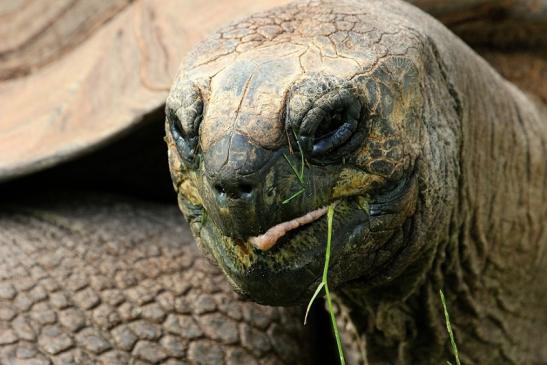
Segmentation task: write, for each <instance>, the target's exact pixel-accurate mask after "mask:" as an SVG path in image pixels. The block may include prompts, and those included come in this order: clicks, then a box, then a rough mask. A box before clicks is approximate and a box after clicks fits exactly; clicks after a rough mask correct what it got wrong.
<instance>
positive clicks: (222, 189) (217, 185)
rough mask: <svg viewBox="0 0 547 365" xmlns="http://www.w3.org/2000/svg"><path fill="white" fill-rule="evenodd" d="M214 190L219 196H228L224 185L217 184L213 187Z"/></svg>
mask: <svg viewBox="0 0 547 365" xmlns="http://www.w3.org/2000/svg"><path fill="white" fill-rule="evenodd" d="M213 188H214V189H215V190H216V191H217V193H219V194H226V191H225V190H224V188H223V187H222V185H220V184H215V186H213Z"/></svg>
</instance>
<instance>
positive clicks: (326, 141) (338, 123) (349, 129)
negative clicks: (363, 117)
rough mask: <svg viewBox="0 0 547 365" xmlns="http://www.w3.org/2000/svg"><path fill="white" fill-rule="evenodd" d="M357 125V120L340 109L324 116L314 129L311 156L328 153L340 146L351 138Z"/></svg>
mask: <svg viewBox="0 0 547 365" xmlns="http://www.w3.org/2000/svg"><path fill="white" fill-rule="evenodd" d="M357 125H358V121H357V120H356V119H355V118H353V117H352V116H350V115H348V114H347V113H344V112H343V111H342V110H339V111H336V112H335V113H334V115H332V116H330V117H327V118H325V119H324V120H323V121H321V123H320V124H319V125H318V127H317V129H316V131H315V135H314V139H313V147H312V152H311V155H312V157H319V156H321V155H324V154H327V153H330V152H332V151H334V150H336V149H337V148H338V147H340V146H342V145H343V144H344V143H346V142H347V141H348V140H349V139H350V138H351V136H352V135H353V133H354V132H355V130H356V129H357Z"/></svg>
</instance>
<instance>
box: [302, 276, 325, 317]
mask: <svg viewBox="0 0 547 365" xmlns="http://www.w3.org/2000/svg"><path fill="white" fill-rule="evenodd" d="M324 286H325V282H323V281H322V282H321V284H319V285H318V286H317V289H315V293H313V296H312V297H311V299H310V302H309V303H308V307H307V308H306V315H305V316H304V325H306V322H307V321H308V314H309V313H310V309H311V306H312V304H313V302H314V301H315V298H317V296H318V295H319V292H320V291H321V289H323V287H324Z"/></svg>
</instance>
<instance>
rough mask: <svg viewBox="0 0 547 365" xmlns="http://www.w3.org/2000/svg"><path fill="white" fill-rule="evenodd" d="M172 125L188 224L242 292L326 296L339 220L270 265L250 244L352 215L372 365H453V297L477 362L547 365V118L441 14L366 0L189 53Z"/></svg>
mask: <svg viewBox="0 0 547 365" xmlns="http://www.w3.org/2000/svg"><path fill="white" fill-rule="evenodd" d="M166 114H167V122H166V132H167V143H168V146H169V159H170V168H171V172H172V177H173V182H174V185H175V188H176V190H177V192H178V196H179V205H180V207H181V210H182V211H183V213H184V215H185V216H186V218H187V219H188V220H189V222H190V224H191V227H192V230H193V232H194V234H195V236H196V238H197V239H198V242H199V243H200V245H201V246H202V248H203V249H204V250H205V251H206V252H208V253H210V254H211V255H212V256H213V257H214V258H215V259H216V261H217V262H218V264H219V266H220V267H221V268H222V270H223V271H224V273H225V274H226V275H227V277H228V278H229V280H230V281H231V282H232V284H233V286H234V287H235V289H236V290H237V291H238V292H240V293H242V294H244V295H246V296H248V297H250V298H252V299H253V300H255V301H257V302H259V303H265V304H273V305H287V304H293V303H301V302H305V301H306V300H308V299H309V297H310V296H311V294H312V293H313V290H314V289H315V287H316V286H317V284H318V283H319V281H320V276H321V272H322V267H323V262H324V256H325V240H326V236H327V222H326V219H325V218H321V219H318V220H316V221H314V222H312V223H310V224H307V225H304V226H302V227H300V228H297V229H296V230H293V231H291V232H289V233H288V234H287V235H285V236H284V237H283V238H281V239H280V241H279V242H278V243H277V244H276V245H275V246H274V247H273V248H271V249H270V250H267V251H261V250H258V249H256V248H255V247H253V246H252V245H251V244H250V243H249V237H252V236H256V235H259V234H261V233H264V232H265V231H266V230H267V229H268V228H270V227H272V226H273V225H275V224H278V223H281V222H285V221H288V220H291V219H293V218H296V217H299V216H302V215H304V214H306V213H307V212H310V211H313V210H315V209H318V208H320V207H324V206H326V205H329V204H333V203H334V204H335V214H334V225H333V247H332V257H331V265H330V270H329V282H330V285H331V286H333V287H335V288H338V290H337V292H338V294H339V295H338V299H339V303H340V308H341V312H340V313H341V317H340V320H341V321H343V320H344V319H347V320H348V321H349V323H351V325H349V326H347V328H350V327H351V328H352V331H353V333H352V334H351V336H352V338H353V341H352V340H346V343H347V346H348V348H349V347H352V348H355V349H357V350H356V351H358V352H360V356H357V358H358V359H359V360H358V361H364V362H365V363H367V361H368V362H369V363H371V364H377V363H378V364H384V363H401V364H407V363H408V364H410V363H412V364H417V363H418V364H429V363H432V364H433V363H439V362H440V361H444V360H446V359H448V356H449V350H448V348H449V347H448V345H447V336H446V334H445V331H444V330H443V319H442V315H441V312H440V304H439V302H438V290H439V289H443V290H444V291H445V293H446V294H447V297H448V302H449V307H450V308H451V309H452V310H453V313H454V318H455V320H454V322H455V323H454V327H455V328H456V332H457V333H458V340H459V344H460V347H461V352H462V358H463V359H464V361H466V362H467V363H480V364H487V363H492V364H513V363H515V364H517V363H544V362H546V361H547V353H545V352H544V350H541V348H542V341H541V338H542V335H544V334H545V331H546V330H547V326H546V325H545V323H546V320H547V317H546V314H545V311H544V310H542V309H541V308H543V307H544V306H545V305H546V304H547V297H546V294H545V293H546V292H547V288H546V285H545V283H543V282H539V283H538V282H536V281H534V280H533V278H536V277H541V275H543V276H544V275H545V274H546V269H545V266H546V265H545V253H544V252H546V251H545V248H546V247H547V236H546V233H545V231H544V230H543V229H542V227H541V226H542V224H544V223H545V221H546V218H547V211H546V208H545V207H546V206H547V204H546V201H547V200H546V196H545V181H546V171H545V160H544V156H545V153H546V152H547V151H546V140H547V137H546V136H547V123H545V120H546V117H545V107H544V106H543V105H542V104H540V102H537V101H535V99H533V98H532V97H530V98H529V97H527V96H526V95H524V94H523V93H522V92H521V91H519V90H518V89H516V88H515V87H514V86H512V85H511V84H509V83H507V82H505V81H504V80H503V79H501V78H500V77H499V75H497V74H496V73H495V71H494V70H493V69H491V68H490V67H489V66H488V65H487V64H486V63H485V62H484V61H483V60H482V59H481V58H480V57H479V56H477V55H476V54H474V53H473V51H471V50H470V49H469V48H468V47H466V46H465V45H464V44H463V43H462V42H461V41H459V40H458V39H457V38H456V37H455V36H454V35H452V34H451V33H450V32H449V31H448V30H446V29H445V28H444V27H443V26H442V25H440V24H439V23H437V22H436V21H434V20H433V19H432V18H430V17H428V16H426V15H425V14H423V13H421V12H420V11H419V10H417V9H415V8H413V7H411V6H409V5H407V4H403V3H400V2H396V1H385V2H384V1H371V2H367V3H361V2H351V1H347V2H343V3H339V2H320V3H315V2H311V3H297V4H294V5H289V6H287V7H284V8H280V9H276V10H273V11H271V12H269V13H265V14H260V15H257V16H255V17H251V18H249V19H245V20H243V21H241V22H239V23H236V24H234V25H232V26H229V27H228V28H226V29H223V30H221V31H219V32H218V33H217V34H216V35H214V36H212V37H211V38H210V39H209V40H207V41H206V42H204V43H202V45H201V46H200V47H198V48H197V49H196V50H195V51H194V52H193V53H192V54H191V55H190V56H189V57H188V61H187V62H186V63H185V64H184V67H183V68H182V71H181V72H180V74H179V75H178V77H177V80H176V81H175V84H174V85H173V87H172V89H171V92H170V95H169V98H168V100H167V104H166ZM302 160H303V161H304V163H303V178H302V179H299V176H298V174H299V172H300V168H301V166H302ZM293 167H295V168H294V170H293ZM493 187H495V189H494V188H493ZM300 190H303V193H300V194H299V195H296V196H295V197H293V195H294V194H297V193H298V191H300ZM291 197H292V199H291ZM509 253H511V255H509ZM523 283H526V284H523ZM521 312H526V316H523V317H521V316H519V315H518V313H521ZM347 338H349V337H347ZM356 342H357V344H356ZM543 342H544V341H543Z"/></svg>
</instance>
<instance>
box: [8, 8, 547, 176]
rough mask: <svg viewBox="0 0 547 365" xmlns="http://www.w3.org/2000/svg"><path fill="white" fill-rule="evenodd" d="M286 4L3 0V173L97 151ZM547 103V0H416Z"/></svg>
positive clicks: (19, 172) (23, 171)
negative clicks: (225, 28)
mask: <svg viewBox="0 0 547 365" xmlns="http://www.w3.org/2000/svg"><path fill="white" fill-rule="evenodd" d="M284 2H286V1H275V0H231V1H230V2H229V6H227V3H226V1H223V0H211V1H176V0H162V1H155V2H154V1H145V0H136V1H134V2H129V1H127V0H116V1H109V2H104V3H103V2H94V1H80V2H74V1H69V0H63V1H54V0H44V1H38V2H26V1H22V0H20V1H4V2H1V3H0V39H2V42H1V44H0V180H4V179H8V178H11V177H15V176H18V175H22V174H26V173H30V172H33V171H37V170H40V169H43V168H46V167H48V166H52V165H54V164H56V163H59V162H61V161H64V160H67V159H69V158H72V157H74V156H77V155H79V154H81V153H84V152H86V151H89V150H92V149H94V148H97V147H98V146H99V145H100V144H102V143H106V142H108V141H110V140H112V139H113V138H115V137H116V136H118V135H120V134H121V133H122V132H124V131H126V130H128V129H130V128H131V127H132V126H134V125H136V124H138V123H139V121H141V120H142V117H143V116H144V115H145V114H147V113H149V112H151V111H153V110H155V109H157V108H158V107H161V106H162V105H163V103H164V100H165V97H166V96H167V92H168V88H169V85H170V83H171V80H172V79H173V77H174V75H175V73H176V70H177V67H178V64H179V62H180V60H181V59H182V58H183V56H184V54H185V53H186V52H187V51H188V49H189V48H190V47H192V46H193V45H194V44H195V43H196V42H197V41H198V40H200V39H202V38H203V37H204V35H205V34H206V33H209V32H210V31H212V30H213V29H216V28H218V27H219V26H220V25H221V24H223V23H226V22H227V21H228V20H230V19H236V18H240V17H243V16H245V15H247V14H250V13H253V12H255V11H257V10H261V9H266V8H269V7H272V6H273V5H280V4H282V3H284ZM411 2H412V3H414V4H416V5H418V6H420V7H421V8H422V9H424V10H426V11H430V12H431V13H432V14H433V15H434V16H436V17H438V18H439V19H440V20H441V21H443V22H444V23H445V24H447V25H448V26H449V27H450V28H451V29H453V30H454V31H455V32H456V33H457V34H458V35H460V37H462V38H463V39H464V40H465V41H466V42H468V43H469V44H470V45H471V46H472V47H474V48H475V49H476V50H477V51H479V53H481V54H482V55H483V56H485V57H486V58H487V59H488V60H489V61H490V62H491V63H492V64H493V65H494V67H496V68H498V70H499V71H500V72H501V73H502V74H503V75H504V76H505V77H506V78H508V79H509V80H511V81H513V82H515V83H516V84H517V85H518V86H520V87H522V88H523V89H526V90H529V91H531V92H533V93H535V94H537V95H539V96H540V97H541V98H542V99H543V100H544V101H546V100H547V82H546V81H547V61H546V56H545V53H544V52H542V51H541V50H545V47H546V46H547V32H545V29H546V25H547V15H546V14H547V1H545V0H518V1H517V0H515V1H504V2H499V1H492V0H472V1H465V2H461V3H459V2H454V1H448V0H447V1H444V0H443V1H439V0H411Z"/></svg>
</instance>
